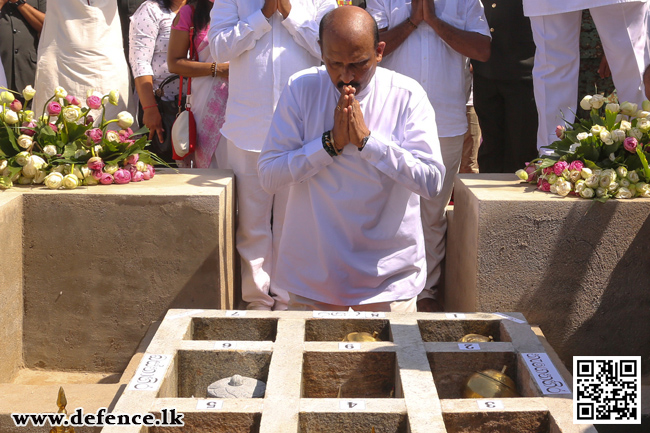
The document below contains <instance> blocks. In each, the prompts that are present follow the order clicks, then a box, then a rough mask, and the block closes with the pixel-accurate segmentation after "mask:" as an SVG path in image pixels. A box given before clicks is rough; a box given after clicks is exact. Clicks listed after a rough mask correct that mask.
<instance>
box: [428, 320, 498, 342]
mask: <svg viewBox="0 0 650 433" xmlns="http://www.w3.org/2000/svg"><path fill="white" fill-rule="evenodd" d="M470 316H471V315H469V314H468V315H467V316H466V315H463V316H462V317H463V318H461V319H447V320H418V326H419V328H420V333H421V334H422V340H424V341H425V342H443V341H460V340H461V338H463V337H464V336H466V335H468V334H479V335H483V336H485V337H492V339H493V341H509V339H508V337H507V335H506V333H505V332H502V326H501V320H466V319H465V318H467V317H470Z"/></svg>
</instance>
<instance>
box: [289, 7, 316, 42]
mask: <svg viewBox="0 0 650 433" xmlns="http://www.w3.org/2000/svg"><path fill="white" fill-rule="evenodd" d="M310 19H311V17H310V16H309V14H308V13H307V12H306V11H305V9H303V8H301V7H297V6H292V7H291V12H289V15H287V16H286V17H284V20H282V25H283V26H284V27H285V28H286V29H287V30H288V31H289V33H291V34H292V35H293V34H294V33H296V32H297V31H298V29H299V28H300V27H302V26H303V25H304V23H306V22H307V21H309V20H310Z"/></svg>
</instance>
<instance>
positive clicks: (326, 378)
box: [102, 310, 595, 433]
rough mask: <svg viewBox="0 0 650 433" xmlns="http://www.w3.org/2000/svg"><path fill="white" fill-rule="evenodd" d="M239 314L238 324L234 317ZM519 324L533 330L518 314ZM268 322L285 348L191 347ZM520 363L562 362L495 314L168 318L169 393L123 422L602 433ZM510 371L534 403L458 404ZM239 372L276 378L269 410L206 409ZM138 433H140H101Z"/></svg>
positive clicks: (163, 344) (139, 398) (338, 430)
mask: <svg viewBox="0 0 650 433" xmlns="http://www.w3.org/2000/svg"><path fill="white" fill-rule="evenodd" d="M234 313H236V314H237V315H238V316H239V317H238V318H234V317H230V316H232V314H234ZM382 314H383V313H382ZM509 314H510V315H512V316H514V317H515V318H516V319H519V320H522V319H523V316H522V315H520V314H518V313H509ZM260 319H267V320H271V319H272V320H274V321H275V322H276V323H277V328H276V329H277V334H276V338H275V341H268V340H264V341H251V340H248V341H246V340H244V341H236V340H230V341H222V340H218V341H210V340H192V339H190V338H189V337H190V336H191V335H192V327H193V324H196V323H212V324H216V323H219V322H221V321H223V320H235V321H238V322H239V323H241V325H242V327H243V328H244V329H246V328H247V327H248V326H250V324H260V325H262V326H263V327H264V326H267V325H266V322H264V321H262V320H260ZM424 322H431V324H430V326H429V328H431V327H433V326H434V325H436V324H437V325H439V324H441V323H451V322H453V323H455V324H456V326H454V325H448V326H438V328H441V329H446V330H447V331H449V330H451V331H453V332H451V334H456V333H459V332H462V331H463V329H483V328H487V329H495V328H497V329H498V330H499V335H500V338H501V339H502V341H500V342H490V343H480V345H481V347H480V350H479V351H476V352H468V351H465V350H463V349H461V348H460V347H459V344H458V343H457V342H452V341H442V342H440V341H438V342H435V341H434V342H425V341H424V339H423V336H422V334H421V329H422V323H424ZM522 322H523V320H522ZM367 327H371V328H373V327H374V330H377V331H378V332H386V328H388V329H387V332H388V337H389V338H388V339H387V341H380V342H363V343H360V344H359V346H356V347H352V348H349V347H346V344H345V343H341V342H340V340H341V335H340V334H341V333H345V332H347V331H348V330H353V331H354V330H356V329H359V328H361V330H364V329H366V328H367ZM233 329H235V327H233ZM308 330H309V331H308ZM307 331H308V332H307ZM217 335H219V334H217ZM244 335H254V333H253V334H251V333H249V332H246V333H244ZM440 335H443V336H448V335H450V333H442V334H440ZM219 336H220V337H221V335H219ZM309 338H313V339H315V340H316V341H309ZM224 344H226V345H224ZM522 351H534V352H547V353H549V356H551V357H552V359H554V360H556V355H555V354H554V353H553V352H552V349H550V348H548V349H546V348H545V346H544V345H543V343H542V342H540V340H539V338H538V336H537V335H536V334H535V333H534V332H533V330H532V329H531V327H530V326H529V325H528V324H527V323H525V322H523V323H516V322H514V321H511V320H506V319H500V318H498V317H497V316H495V315H492V314H483V313H474V314H471V313H470V314H466V315H465V317H464V318H463V319H456V318H450V317H448V316H447V315H446V314H444V313H409V314H400V313H386V314H385V317H382V318H380V319H370V320H368V319H363V318H335V319H323V318H316V317H314V315H313V313H311V312H297V311H296V312H291V311H283V312H266V311H245V312H243V311H238V312H228V311H225V312H224V311H214V310H207V311H203V312H198V311H191V310H190V311H188V310H170V311H169V312H168V314H167V316H166V317H165V319H164V320H163V323H162V324H161V326H160V328H159V330H158V332H157V333H156V336H155V337H154V339H153V341H152V342H151V344H150V345H149V347H148V349H147V354H146V355H147V356H150V355H153V354H158V355H169V356H171V357H173V358H174V362H172V364H171V365H170V366H169V367H168V368H167V370H166V372H165V377H164V380H163V381H162V383H161V384H160V388H159V390H150V391H146V392H144V391H136V390H130V389H127V390H126V391H125V392H124V393H123V395H122V396H121V397H120V398H119V400H118V402H117V405H116V407H115V412H116V413H136V412H138V411H151V412H153V413H158V412H159V411H160V408H164V407H175V408H177V410H179V411H181V412H183V413H184V414H185V416H186V419H187V420H189V424H187V425H186V427H185V429H186V430H187V431H192V432H196V433H208V432H210V433H211V432H214V431H217V432H221V431H228V432H256V433H258V432H259V433H288V432H291V433H294V432H295V433H321V432H322V433H325V432H327V433H357V432H358V433H369V432H370V431H371V430H372V428H373V427H374V428H375V431H376V432H377V433H381V432H384V433H406V432H410V433H443V432H472V433H476V432H486V433H487V432H491V433H494V432H499V433H500V432H513V433H514V432H517V433H538V432H539V433H579V432H584V433H595V430H594V428H593V426H590V425H579V426H574V425H573V423H572V417H571V413H572V404H571V403H572V401H571V398H570V395H565V396H550V397H545V396H543V395H542V393H541V391H540V389H539V388H538V387H537V385H536V383H535V382H534V381H533V380H532V378H531V377H530V374H529V373H527V372H526V370H527V367H525V366H524V365H523V363H522V362H523V361H522V360H521V358H522V355H521V353H522ZM269 361H270V362H269ZM504 364H506V365H508V367H509V370H510V372H511V374H512V375H513V376H512V377H513V379H515V381H516V383H517V387H518V389H519V390H520V391H521V393H522V394H523V395H524V396H525V397H523V398H509V399H505V398H504V399H501V400H502V403H503V405H504V408H503V409H501V410H494V411H492V410H485V409H479V407H478V405H477V400H473V399H469V400H468V399H462V398H459V397H460V390H459V389H458V390H457V389H456V388H461V387H462V385H463V382H464V380H465V379H466V378H467V377H468V376H469V375H470V374H472V373H473V372H474V371H475V370H477V369H485V368H498V369H500V368H501V367H502V366H503V365H504ZM235 369H238V370H239V371H240V372H241V371H244V373H243V374H247V375H251V376H252V377H255V378H257V379H260V378H261V377H265V378H266V377H267V378H268V380H266V382H267V390H266V393H265V395H264V398H263V399H254V398H250V399H249V398H235V399H214V398H211V399H205V398H204V395H202V394H198V393H197V392H198V391H196V390H197V389H198V388H199V387H200V386H203V383H207V381H208V380H210V379H211V377H213V376H214V375H215V374H214V373H215V371H216V372H217V373H218V375H221V374H224V373H225V374H229V372H230V371H234V370H235ZM560 374H563V375H564V380H565V381H566V382H567V383H571V378H570V375H569V374H568V372H567V371H566V370H564V369H560ZM175 386H176V389H178V390H179V392H175V390H174V389H175V388H174V387H175ZM339 387H340V389H341V398H337V395H338V390H339ZM452 388H453V389H452ZM193 390H194V391H193ZM558 397H564V398H558ZM208 404H210V405H212V406H211V407H208ZM224 423H225V425H224ZM155 431H170V432H171V430H169V429H168V430H162V429H156V430H155ZM136 432H139V428H136V427H133V428H123V427H119V428H118V427H106V428H104V429H103V430H102V433H136Z"/></svg>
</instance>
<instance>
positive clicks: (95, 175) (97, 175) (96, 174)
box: [92, 170, 112, 182]
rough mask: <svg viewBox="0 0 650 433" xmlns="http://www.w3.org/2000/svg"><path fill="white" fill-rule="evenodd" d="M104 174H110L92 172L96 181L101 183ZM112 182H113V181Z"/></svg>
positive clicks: (98, 171)
mask: <svg viewBox="0 0 650 433" xmlns="http://www.w3.org/2000/svg"><path fill="white" fill-rule="evenodd" d="M104 174H108V173H104V172H103V171H101V170H93V172H92V176H93V177H94V178H95V179H96V180H99V181H101V180H102V177H103V176H104ZM111 182H112V181H111Z"/></svg>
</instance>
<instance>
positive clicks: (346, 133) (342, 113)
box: [332, 85, 370, 152]
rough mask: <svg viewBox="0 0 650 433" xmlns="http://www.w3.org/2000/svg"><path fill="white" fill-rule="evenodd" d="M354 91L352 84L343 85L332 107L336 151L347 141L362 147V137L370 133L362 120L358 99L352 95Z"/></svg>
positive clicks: (333, 137) (333, 138) (339, 150)
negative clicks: (333, 107) (334, 106)
mask: <svg viewBox="0 0 650 433" xmlns="http://www.w3.org/2000/svg"><path fill="white" fill-rule="evenodd" d="M355 93H356V89H355V88H354V87H353V86H350V85H344V86H343V87H342V88H341V96H340V97H339V100H338V102H337V104H336V108H335V109H334V127H333V128H332V140H333V141H334V147H335V148H336V150H337V151H338V152H341V151H342V150H343V148H344V147H345V146H346V145H347V144H348V143H352V144H354V145H355V146H357V147H358V148H362V147H363V146H364V144H365V143H364V142H363V139H364V138H365V137H367V136H368V135H370V130H369V129H368V127H367V126H366V122H365V121H364V120H363V113H362V112H361V106H360V105H359V101H357V100H356V98H355V97H354V94H355Z"/></svg>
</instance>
